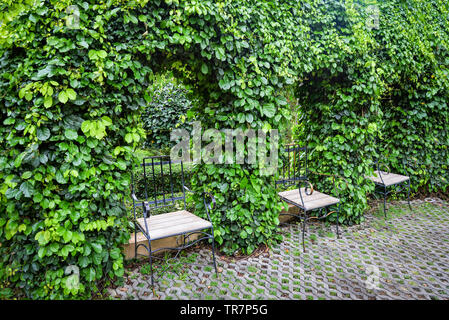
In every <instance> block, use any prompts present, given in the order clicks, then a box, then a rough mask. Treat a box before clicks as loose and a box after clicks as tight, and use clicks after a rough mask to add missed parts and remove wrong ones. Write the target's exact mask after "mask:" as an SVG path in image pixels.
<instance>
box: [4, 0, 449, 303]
mask: <svg viewBox="0 0 449 320" xmlns="http://www.w3.org/2000/svg"><path fill="white" fill-rule="evenodd" d="M73 5H76V7H77V9H78V10H79V14H80V15H79V26H77V27H76V28H74V27H73V24H69V25H67V23H66V22H67V19H68V20H69V21H71V22H73V21H74V20H73V11H67V7H68V6H73ZM379 6H380V10H381V14H380V27H379V28H378V29H373V28H371V27H369V26H368V25H367V23H366V21H367V19H369V18H370V16H369V13H367V12H366V10H365V9H364V8H365V7H366V6H364V5H363V3H362V2H361V1H343V0H334V1H323V0H321V1H320V0H306V1H299V2H298V1H238V2H237V1H201V2H198V1H171V0H166V1H124V0H122V1H119V0H109V1H87V0H86V1H75V0H74V1H68V0H67V1H54V0H46V1H43V0H40V1H29V0H23V1H9V0H8V1H4V2H2V3H1V4H0V9H1V10H0V12H1V13H0V20H1V22H2V24H1V26H0V122H1V123H2V126H1V127H0V150H1V151H0V181H1V186H0V243H1V244H2V245H1V247H0V281H2V283H5V284H6V285H7V286H10V287H12V288H14V289H15V290H18V291H20V292H23V293H24V294H26V295H27V296H28V297H31V298H62V297H85V296H90V294H91V293H92V292H93V291H95V287H93V284H94V283H95V282H96V281H97V280H100V279H105V278H114V277H117V276H118V277H120V276H121V275H122V274H123V272H124V269H123V257H122V255H121V253H120V246H121V244H123V243H125V242H126V241H127V240H128V238H129V234H128V233H127V231H126V228H125V227H124V226H125V225H126V223H127V221H126V216H127V215H126V210H125V208H124V206H123V204H122V200H123V198H122V197H123V196H127V195H128V193H129V183H130V177H129V169H130V166H131V164H132V162H133V161H134V160H133V159H134V158H133V152H134V150H135V148H137V147H138V146H139V145H140V144H141V143H142V142H143V139H144V137H145V134H144V130H143V129H142V128H141V127H140V126H141V124H140V121H139V117H140V113H141V111H142V109H143V107H144V106H145V105H146V104H147V103H148V102H149V101H150V97H149V96H148V95H146V89H147V88H148V86H149V85H150V84H151V83H152V81H153V79H154V76H155V75H156V74H158V73H161V72H163V71H164V70H167V69H169V70H171V71H172V72H173V73H174V74H175V76H176V77H177V78H180V79H183V82H184V83H186V84H188V85H189V86H191V88H193V89H194V90H195V92H196V93H197V95H198V100H199V103H198V105H196V106H195V107H194V108H196V110H193V111H194V112H196V113H197V120H200V121H201V122H202V125H203V127H204V128H217V129H222V128H235V129H236V128H242V129H246V128H254V129H259V128H263V129H265V130H269V129H270V128H275V129H278V130H279V131H281V132H284V131H286V130H287V126H289V119H290V117H291V114H290V108H289V106H288V105H287V101H286V99H285V97H283V96H282V95H281V94H280V93H281V92H282V89H283V88H286V87H289V88H294V90H295V92H296V96H297V98H298V99H299V101H300V104H301V110H300V112H301V117H302V118H301V119H302V121H301V124H300V126H299V127H298V128H296V130H295V132H296V134H297V138H298V141H299V142H301V143H304V144H308V145H309V146H310V147H311V151H312V152H311V160H312V161H311V162H310V163H311V164H312V167H313V169H314V170H316V171H319V172H323V173H332V174H339V175H343V176H345V177H347V178H348V179H349V180H350V182H351V185H350V186H349V188H348V189H347V190H346V192H345V194H343V195H342V197H343V201H344V205H343V213H344V214H343V215H342V216H341V222H348V223H353V222H359V221H360V220H361V219H362V217H363V211H364V209H366V197H367V193H368V192H370V191H371V190H372V186H371V185H369V184H368V183H367V182H366V181H365V180H364V179H363V176H364V175H365V174H370V173H372V169H371V161H372V158H373V157H374V155H375V154H376V152H377V151H376V150H377V145H376V143H375V142H374V141H375V138H376V137H378V136H380V137H381V138H382V139H384V140H386V141H393V144H394V146H395V148H396V149H395V150H406V149H407V148H409V149H410V150H415V151H411V152H412V153H411V154H407V153H405V151H404V152H399V153H397V151H395V153H393V156H390V157H389V159H391V160H392V162H393V164H394V163H395V160H394V159H396V158H400V157H403V156H405V155H413V154H416V153H417V154H418V155H419V156H421V160H426V161H429V160H428V159H432V161H435V160H434V159H437V160H436V162H437V163H436V164H435V166H434V168H437V169H435V170H438V171H434V176H436V175H437V176H444V177H446V179H447V170H445V169H444V168H446V169H447V165H448V158H449V157H448V156H447V143H448V141H447V137H448V136H447V133H442V132H443V130H442V128H445V126H446V125H447V120H448V108H447V104H446V103H447V93H448V89H447V84H448V80H447V66H448V63H447V59H448V55H447V39H448V21H447V19H448V4H447V3H446V2H445V1H442V0H441V1H427V2H423V1H407V3H406V4H405V3H404V2H403V1H399V0H389V1H383V2H382V3H380V4H379ZM387 12H388V13H387ZM392 19H393V20H392ZM394 19H395V20H394ZM429 21H430V22H431V23H429ZM75 22H76V19H75ZM426 22H427V24H426ZM427 25H431V27H430V26H427ZM422 30H425V32H423V31H422ZM422 33H424V36H423V35H422ZM393 91H395V92H396V93H395V95H394V97H395V98H394V99H388V97H389V93H391V92H393ZM424 97H425V99H424V100H423V101H421V100H422V99H421V98H424ZM422 102H424V106H425V107H424V109H422V108H423V107H421V106H420V105H422ZM403 112H405V113H406V114H408V115H409V117H405V119H412V120H410V121H411V122H408V120H407V122H405V123H403V124H401V125H396V124H395V123H396V122H398V121H406V120H404V118H403V117H402V114H403ZM423 112H425V115H426V117H422V113H423ZM417 117H422V121H417ZM434 119H436V120H434ZM430 122H432V124H426V123H430ZM410 124H413V126H412V125H410ZM446 127H447V126H446ZM415 128H417V129H415ZM412 130H417V131H418V132H420V133H419V134H420V135H421V134H422V133H425V134H427V136H426V137H429V138H435V139H437V140H438V141H439V144H433V145H432V144H431V143H430V142H424V143H423V144H419V143H418V144H417V143H415V142H416V140H417V139H418V138H416V139H414V140H413V139H412V140H410V143H407V142H406V141H408V139H409V137H410V136H413V135H414V134H415V133H413V132H414V131H412ZM446 132H447V131H446ZM401 137H406V138H403V139H400V138H401ZM419 138H420V139H423V138H424V137H423V136H420V137H419ZM423 141H431V140H428V139H424V140H423ZM418 146H425V147H427V149H429V150H430V149H431V150H432V151H431V153H430V154H433V155H435V157H434V156H428V155H427V154H429V153H427V149H426V152H423V151H422V150H421V149H418ZM436 146H438V147H436ZM399 148H400V149H399ZM435 148H440V149H438V151H435V150H436V149H435ZM392 150H393V149H392ZM424 155H425V156H424ZM445 166H446V167H445ZM195 170H196V171H195V173H194V174H193V177H194V178H193V179H192V181H191V183H192V186H193V188H194V189H207V190H208V191H211V192H212V193H213V194H214V195H215V197H216V200H217V208H216V210H214V212H213V215H212V220H213V223H214V230H215V239H216V241H217V242H218V243H219V244H220V245H221V250H223V251H224V252H226V253H229V254H230V253H234V252H236V251H243V252H244V253H251V252H252V251H253V250H254V249H255V248H256V247H257V246H258V245H259V244H262V243H266V244H268V245H271V244H272V242H273V241H276V239H278V238H279V234H278V233H277V224H278V214H279V212H280V210H281V208H282V205H281V204H280V203H279V201H278V197H277V195H276V191H275V189H274V183H273V179H274V177H265V176H261V175H260V174H259V168H258V167H257V166H253V165H247V164H244V165H237V164H236V165H199V166H197V167H196V168H195ZM317 182H318V187H317V188H318V189H323V190H327V189H328V185H327V184H324V183H322V182H320V181H317ZM422 183H425V181H423V182H422ZM447 185H448V183H447V180H446V182H444V181H443V182H442V183H441V185H440V186H438V188H439V189H444V188H445V187H447ZM197 202H198V203H199V204H198V209H201V202H200V201H197ZM72 265H75V266H77V267H79V269H80V275H81V279H80V283H81V287H80V289H79V290H78V289H74V288H73V287H72V286H70V285H68V284H69V283H68V281H67V278H68V275H67V274H65V271H66V270H67V267H69V266H72Z"/></svg>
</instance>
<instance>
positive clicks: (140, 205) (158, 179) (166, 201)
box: [131, 156, 218, 287]
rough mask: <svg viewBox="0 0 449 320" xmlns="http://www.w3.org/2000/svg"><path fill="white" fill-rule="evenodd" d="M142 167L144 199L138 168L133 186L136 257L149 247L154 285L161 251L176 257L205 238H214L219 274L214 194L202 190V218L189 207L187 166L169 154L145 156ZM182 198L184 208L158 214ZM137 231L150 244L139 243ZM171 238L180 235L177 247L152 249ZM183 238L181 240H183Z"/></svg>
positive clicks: (213, 254) (213, 253) (177, 239)
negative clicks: (155, 263) (137, 179)
mask: <svg viewBox="0 0 449 320" xmlns="http://www.w3.org/2000/svg"><path fill="white" fill-rule="evenodd" d="M175 166H179V167H178V168H180V177H174V173H173V169H174V167H175ZM141 167H142V169H143V177H142V181H141V182H142V183H143V185H144V187H143V189H144V190H140V192H139V196H142V197H144V199H143V200H139V199H138V198H137V195H136V192H137V189H136V186H135V177H134V170H133V172H132V185H131V197H132V201H133V213H134V225H135V233H134V237H135V243H136V245H135V257H136V258H137V249H138V247H140V246H143V247H145V248H146V250H147V251H148V254H149V259H150V271H151V286H153V287H154V275H153V260H154V259H155V258H156V257H155V253H157V252H158V251H161V250H175V251H177V253H176V255H175V257H173V258H172V259H174V258H177V256H178V254H179V253H180V252H181V251H182V250H183V249H186V248H188V247H191V246H192V245H194V244H196V243H197V242H199V241H201V240H208V239H210V240H212V258H213V264H214V268H215V273H216V274H217V276H218V272H217V264H216V261H215V246H214V228H213V225H212V221H211V219H210V216H209V210H211V209H213V208H214V207H215V198H214V196H213V195H212V194H210V193H207V192H204V193H202V197H203V202H204V206H205V208H206V210H205V211H206V216H207V220H206V219H202V218H200V217H198V216H196V215H194V214H192V213H190V212H189V211H187V210H186V209H187V207H186V198H185V191H189V192H191V191H190V190H189V189H188V188H187V187H186V186H185V185H184V167H183V163H182V162H181V161H171V160H170V157H169V156H155V157H146V158H144V159H143V161H142V164H141ZM179 178H180V179H179ZM206 199H207V201H206ZM177 201H178V202H177ZM179 201H182V202H183V207H184V210H176V211H169V212H168V213H158V214H154V213H156V212H157V211H163V212H165V210H167V208H168V207H174V206H175V203H179ZM139 210H141V211H142V217H140V218H138V215H137V212H138V211H139ZM137 232H142V234H143V235H144V236H145V238H146V239H147V240H148V246H147V245H146V244H144V243H140V244H137ZM194 234H198V235H199V238H198V239H196V240H193V241H191V239H190V237H191V236H192V235H194ZM168 237H176V247H163V248H158V249H155V250H152V247H151V244H152V242H153V241H155V240H158V239H163V238H168ZM180 238H181V243H179V239H180ZM164 272H165V271H164Z"/></svg>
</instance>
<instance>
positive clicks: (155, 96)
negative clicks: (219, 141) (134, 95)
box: [142, 80, 192, 149]
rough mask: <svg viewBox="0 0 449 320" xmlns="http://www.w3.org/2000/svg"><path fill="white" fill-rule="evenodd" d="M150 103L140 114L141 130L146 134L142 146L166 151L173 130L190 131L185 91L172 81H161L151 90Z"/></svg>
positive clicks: (189, 106)
mask: <svg viewBox="0 0 449 320" xmlns="http://www.w3.org/2000/svg"><path fill="white" fill-rule="evenodd" d="M150 92H151V95H152V99H151V102H150V103H148V104H147V105H146V106H145V110H144V111H143V112H142V122H143V128H144V129H145V132H146V133H147V137H146V139H145V142H144V146H145V147H146V148H150V149H167V148H170V147H171V146H172V145H173V142H170V132H171V131H172V130H173V129H175V128H181V129H186V130H190V129H191V128H190V126H189V125H188V123H186V115H187V112H188V111H189V110H190V108H191V106H192V101H191V100H190V99H189V97H188V91H187V89H185V88H183V87H182V86H181V85H179V84H175V83H173V81H169V80H166V81H163V82H161V83H160V85H158V86H157V87H155V86H153V87H152V88H151V91H150Z"/></svg>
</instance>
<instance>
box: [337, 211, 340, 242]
mask: <svg viewBox="0 0 449 320" xmlns="http://www.w3.org/2000/svg"><path fill="white" fill-rule="evenodd" d="M339 216H340V204H338V209H337V239H340V232H339V230H338V224H339V223H340V222H339V221H338V218H339Z"/></svg>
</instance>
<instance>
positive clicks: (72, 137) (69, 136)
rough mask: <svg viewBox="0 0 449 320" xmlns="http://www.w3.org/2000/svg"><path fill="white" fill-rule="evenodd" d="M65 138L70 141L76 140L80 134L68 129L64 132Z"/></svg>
mask: <svg viewBox="0 0 449 320" xmlns="http://www.w3.org/2000/svg"><path fill="white" fill-rule="evenodd" d="M64 136H65V137H66V138H67V139H69V140H76V138H78V133H77V132H76V130H73V129H66V130H65V131H64Z"/></svg>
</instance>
